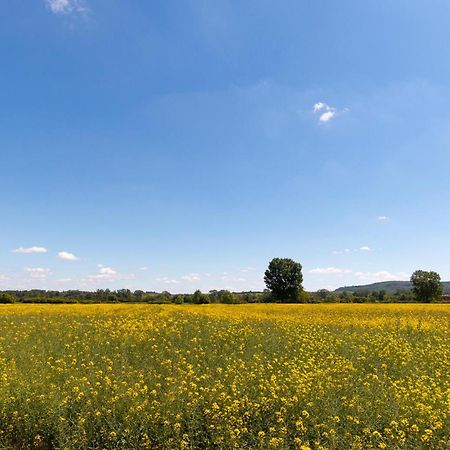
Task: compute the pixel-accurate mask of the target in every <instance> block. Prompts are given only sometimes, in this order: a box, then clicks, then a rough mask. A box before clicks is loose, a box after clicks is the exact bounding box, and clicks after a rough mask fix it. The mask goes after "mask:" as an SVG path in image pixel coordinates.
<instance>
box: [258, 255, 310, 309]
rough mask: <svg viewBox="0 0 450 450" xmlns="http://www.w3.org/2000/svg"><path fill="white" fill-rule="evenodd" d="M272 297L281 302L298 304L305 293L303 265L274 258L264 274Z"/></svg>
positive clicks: (290, 260) (286, 259)
mask: <svg viewBox="0 0 450 450" xmlns="http://www.w3.org/2000/svg"><path fill="white" fill-rule="evenodd" d="M264 281H265V283H266V286H267V288H268V289H269V290H270V291H271V292H272V297H273V299H274V300H276V301H280V302H286V303H288V302H297V301H299V300H300V294H301V292H302V291H303V286H302V282H303V275H302V265H301V264H300V263H298V262H296V261H294V260H292V259H289V258H273V259H272V261H270V263H269V267H268V269H267V270H266V272H265V274H264Z"/></svg>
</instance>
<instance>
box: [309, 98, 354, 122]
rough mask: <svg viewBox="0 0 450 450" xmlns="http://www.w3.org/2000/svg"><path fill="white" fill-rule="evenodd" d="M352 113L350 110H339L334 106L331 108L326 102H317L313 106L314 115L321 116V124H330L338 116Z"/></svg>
mask: <svg viewBox="0 0 450 450" xmlns="http://www.w3.org/2000/svg"><path fill="white" fill-rule="evenodd" d="M348 111H350V110H349V109H348V108H344V109H342V110H338V109H337V108H335V107H334V106H330V105H328V104H327V103H325V102H317V103H315V104H314V106H313V112H314V114H319V123H326V122H329V121H330V120H331V119H333V118H334V117H336V115H337V114H341V113H346V112H348Z"/></svg>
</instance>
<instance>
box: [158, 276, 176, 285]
mask: <svg viewBox="0 0 450 450" xmlns="http://www.w3.org/2000/svg"><path fill="white" fill-rule="evenodd" d="M156 281H161V282H162V283H165V284H179V281H178V280H174V279H171V278H168V277H161V278H157V279H156Z"/></svg>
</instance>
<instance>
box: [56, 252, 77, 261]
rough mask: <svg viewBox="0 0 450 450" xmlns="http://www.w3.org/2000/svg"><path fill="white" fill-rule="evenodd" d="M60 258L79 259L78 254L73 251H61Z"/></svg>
mask: <svg viewBox="0 0 450 450" xmlns="http://www.w3.org/2000/svg"><path fill="white" fill-rule="evenodd" d="M58 258H59V259H62V260H64V261H78V259H79V258H78V256H75V255H74V254H73V253H69V252H59V253H58Z"/></svg>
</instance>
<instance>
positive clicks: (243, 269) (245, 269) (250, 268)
mask: <svg viewBox="0 0 450 450" xmlns="http://www.w3.org/2000/svg"><path fill="white" fill-rule="evenodd" d="M255 270H256V269H255V268H254V267H243V268H242V269H241V270H240V272H242V273H247V272H253V271H255Z"/></svg>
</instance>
